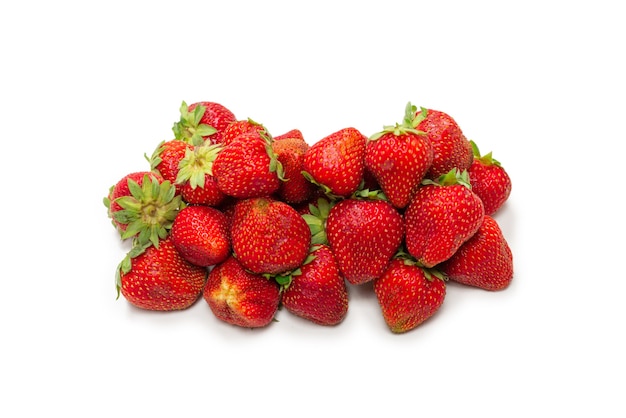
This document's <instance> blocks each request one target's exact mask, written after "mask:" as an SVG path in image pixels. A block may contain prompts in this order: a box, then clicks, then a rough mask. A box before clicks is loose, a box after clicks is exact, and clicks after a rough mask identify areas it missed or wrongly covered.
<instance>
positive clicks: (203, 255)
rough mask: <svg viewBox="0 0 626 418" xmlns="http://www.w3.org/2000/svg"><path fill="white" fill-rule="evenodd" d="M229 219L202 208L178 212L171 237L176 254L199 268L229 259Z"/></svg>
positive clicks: (197, 207) (218, 212)
mask: <svg viewBox="0 0 626 418" xmlns="http://www.w3.org/2000/svg"><path fill="white" fill-rule="evenodd" d="M228 225H229V223H228V219H227V218H226V215H224V214H223V213H222V212H220V211H219V210H217V209H215V208H212V207H209V206H203V205H197V206H187V207H185V208H183V209H181V210H180V212H178V216H176V219H175V220H174V224H173V225H172V229H171V233H170V234H171V237H172V242H173V243H174V246H175V247H176V249H177V250H178V252H179V253H180V254H181V255H182V256H183V258H185V260H187V261H189V262H190V263H193V264H195V265H198V266H204V267H208V266H213V265H215V264H219V263H221V262H222V261H224V260H225V259H226V258H227V257H228V256H229V255H230V237H229V230H228Z"/></svg>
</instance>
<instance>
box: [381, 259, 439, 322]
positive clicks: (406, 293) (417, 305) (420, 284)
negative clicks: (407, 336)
mask: <svg viewBox="0 0 626 418" xmlns="http://www.w3.org/2000/svg"><path fill="white" fill-rule="evenodd" d="M433 276H434V277H433ZM374 293H376V298H377V299H378V303H379V305H380V308H381V311H382V314H383V318H384V319H385V322H386V323H387V326H388V327H389V329H390V330H391V331H392V332H394V333H403V332H407V331H410V330H412V329H414V328H416V327H417V326H418V325H420V324H421V323H423V322H424V321H426V320H427V319H428V318H431V317H432V316H433V315H434V314H435V312H437V311H438V310H439V308H440V307H441V305H442V304H443V301H444V299H445V296H446V284H445V281H444V280H442V276H441V275H440V274H436V275H434V274H432V273H430V272H429V271H427V270H425V269H423V268H422V267H420V266H418V265H416V264H415V262H413V261H411V260H410V259H402V258H395V259H393V260H392V261H391V263H389V267H388V268H387V269H386V270H385V272H384V273H383V275H382V276H381V277H380V278H379V279H377V280H376V281H374Z"/></svg>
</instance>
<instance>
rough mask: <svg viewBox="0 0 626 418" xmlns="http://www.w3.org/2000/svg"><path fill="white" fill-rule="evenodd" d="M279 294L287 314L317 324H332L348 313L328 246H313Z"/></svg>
mask: <svg viewBox="0 0 626 418" xmlns="http://www.w3.org/2000/svg"><path fill="white" fill-rule="evenodd" d="M309 258H312V260H311V261H308V262H306V263H305V264H303V265H302V267H300V271H299V274H295V273H294V274H293V276H292V278H291V282H290V283H289V284H288V285H287V286H286V287H285V289H284V290H283V293H282V305H283V306H284V307H285V308H286V309H287V310H288V311H289V312H291V313H293V314H295V315H297V316H300V317H302V318H305V319H307V320H309V321H312V322H314V323H316V324H319V325H336V324H338V323H340V322H341V321H342V320H343V319H344V318H345V316H346V314H347V312H348V289H347V286H346V282H345V280H344V278H343V277H342V276H341V275H340V273H339V267H338V266H337V261H336V260H335V256H334V255H333V253H332V251H331V250H330V248H329V247H328V246H326V245H316V246H314V247H313V248H312V250H311V253H310V255H309Z"/></svg>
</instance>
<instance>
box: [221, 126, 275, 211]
mask: <svg viewBox="0 0 626 418" xmlns="http://www.w3.org/2000/svg"><path fill="white" fill-rule="evenodd" d="M213 175H214V176H215V179H216V180H217V186H218V187H219V188H220V190H221V191H222V192H223V193H224V194H227V195H229V196H232V197H236V198H238V199H247V198H252V197H261V196H269V195H271V194H272V193H274V192H276V191H277V190H278V188H279V187H280V178H281V177H282V166H281V164H280V162H279V161H278V159H277V157H276V155H275V154H274V152H273V150H272V146H271V138H269V137H267V136H259V134H258V133H248V134H242V135H239V136H238V137H237V138H236V139H234V140H233V141H231V142H230V143H228V145H226V146H225V147H224V148H223V149H222V150H221V151H220V152H219V154H218V155H217V158H215V161H214V162H213Z"/></svg>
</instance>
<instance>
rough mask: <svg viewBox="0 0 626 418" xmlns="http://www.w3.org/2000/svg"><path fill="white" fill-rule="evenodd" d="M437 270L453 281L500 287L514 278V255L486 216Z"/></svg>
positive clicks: (493, 288)
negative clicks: (471, 234) (478, 226)
mask: <svg viewBox="0 0 626 418" xmlns="http://www.w3.org/2000/svg"><path fill="white" fill-rule="evenodd" d="M440 269H441V271H442V272H443V273H444V274H445V275H446V276H447V277H448V278H449V279H450V280H454V281H455V282H458V283H463V284H466V285H469V286H475V287H479V288H481V289H485V290H502V289H504V288H506V287H507V286H508V285H509V283H511V280H512V279H513V254H512V253H511V249H510V247H509V245H508V243H507V242H506V239H505V238H504V235H503V234H502V230H501V229H500V226H499V225H498V223H497V222H496V221H495V220H494V219H493V218H492V217H490V216H489V215H486V216H485V219H484V220H483V223H482V225H481V226H480V228H479V229H478V231H477V232H476V233H475V234H474V236H472V238H470V239H469V240H468V241H467V242H466V243H465V244H463V245H462V246H461V248H459V250H458V251H457V252H456V253H455V254H454V255H453V256H452V257H451V258H450V259H449V260H447V261H445V262H444V263H442V264H441V266H440Z"/></svg>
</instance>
